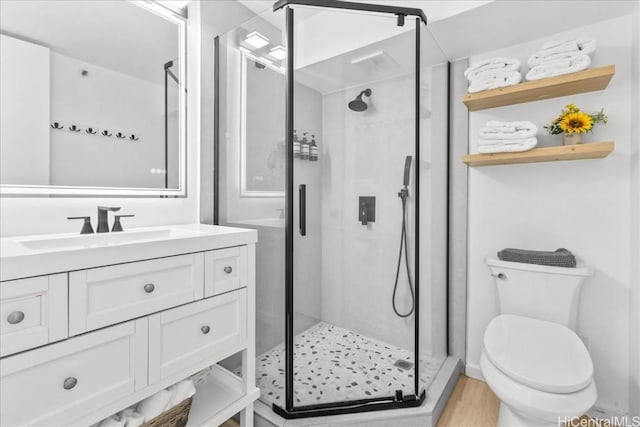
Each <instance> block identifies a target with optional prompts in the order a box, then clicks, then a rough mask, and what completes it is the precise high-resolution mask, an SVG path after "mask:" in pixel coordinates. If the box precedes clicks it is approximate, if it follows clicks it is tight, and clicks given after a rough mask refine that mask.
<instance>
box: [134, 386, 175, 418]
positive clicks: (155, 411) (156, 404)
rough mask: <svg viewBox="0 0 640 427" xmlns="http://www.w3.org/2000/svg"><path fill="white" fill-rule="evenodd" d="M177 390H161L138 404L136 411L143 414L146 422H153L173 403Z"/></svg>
mask: <svg viewBox="0 0 640 427" xmlns="http://www.w3.org/2000/svg"><path fill="white" fill-rule="evenodd" d="M174 391H175V390H160V391H159V392H157V393H156V394H154V395H152V396H149V397H147V398H146V399H145V400H143V401H142V402H140V403H138V406H137V407H136V411H137V412H139V413H141V414H142V416H143V417H144V421H145V422H147V421H151V420H152V419H154V418H155V417H157V416H158V415H160V414H162V413H163V412H164V411H165V410H166V409H167V406H168V405H169V402H171V399H172V398H173V394H174Z"/></svg>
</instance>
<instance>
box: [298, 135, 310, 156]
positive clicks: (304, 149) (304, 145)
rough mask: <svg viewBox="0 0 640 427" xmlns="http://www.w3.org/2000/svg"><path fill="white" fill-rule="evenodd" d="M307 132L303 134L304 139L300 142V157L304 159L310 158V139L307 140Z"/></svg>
mask: <svg viewBox="0 0 640 427" xmlns="http://www.w3.org/2000/svg"><path fill="white" fill-rule="evenodd" d="M307 135H308V133H307V132H304V133H303V134H302V141H301V142H300V158H301V159H302V160H309V141H308V140H307Z"/></svg>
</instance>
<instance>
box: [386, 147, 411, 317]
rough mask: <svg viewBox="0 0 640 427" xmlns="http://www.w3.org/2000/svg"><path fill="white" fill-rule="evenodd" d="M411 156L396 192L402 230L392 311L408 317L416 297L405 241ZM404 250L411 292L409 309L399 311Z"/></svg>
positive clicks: (405, 162)
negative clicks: (397, 303)
mask: <svg viewBox="0 0 640 427" xmlns="http://www.w3.org/2000/svg"><path fill="white" fill-rule="evenodd" d="M412 161H413V158H412V157H411V156H407V157H406V159H405V161H404V180H403V188H402V189H401V190H400V192H399V193H398V197H400V200H402V232H401V233H400V251H399V252H398V268H397V269H396V280H395V283H394V285H393V299H392V301H391V302H392V305H393V311H395V313H396V314H397V315H398V316H399V317H409V316H411V314H412V313H413V311H414V310H415V307H416V297H415V293H414V291H413V283H412V280H411V271H410V268H409V250H408V243H407V240H408V239H407V199H408V198H409V178H410V175H411V162H412ZM403 250H404V259H405V266H406V268H407V280H408V281H409V292H410V293H411V309H410V310H409V311H408V312H406V313H400V311H399V310H398V308H397V307H396V293H397V292H398V278H399V277H400V265H401V264H402V251H403Z"/></svg>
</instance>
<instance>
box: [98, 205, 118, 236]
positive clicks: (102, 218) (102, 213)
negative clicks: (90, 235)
mask: <svg viewBox="0 0 640 427" xmlns="http://www.w3.org/2000/svg"><path fill="white" fill-rule="evenodd" d="M119 210H120V208H117V207H108V206H98V228H97V229H96V233H108V232H109V211H111V212H118V211H119Z"/></svg>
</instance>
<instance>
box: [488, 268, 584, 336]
mask: <svg viewBox="0 0 640 427" xmlns="http://www.w3.org/2000/svg"><path fill="white" fill-rule="evenodd" d="M485 261H486V263H487V265H488V266H489V270H490V271H491V275H492V276H493V277H494V279H495V281H496V285H497V287H498V298H499V301H500V314H515V315H519V316H526V317H533V318H534V319H540V320H547V321H549V322H554V323H559V324H561V325H564V326H567V327H568V328H570V329H572V330H575V327H576V317H577V315H578V303H579V301H580V290H581V288H582V283H583V282H584V279H585V278H586V277H588V276H591V275H592V274H593V272H592V269H591V268H589V267H585V266H583V265H580V264H578V267H577V268H565V267H550V266H546V265H537V264H523V263H519V262H508V261H501V260H498V259H493V258H486V260H485Z"/></svg>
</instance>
